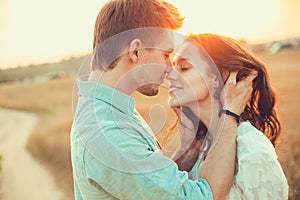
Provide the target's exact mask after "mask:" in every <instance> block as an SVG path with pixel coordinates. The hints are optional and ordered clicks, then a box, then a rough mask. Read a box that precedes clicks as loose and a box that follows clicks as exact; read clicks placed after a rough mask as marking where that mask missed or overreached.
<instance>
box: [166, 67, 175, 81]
mask: <svg viewBox="0 0 300 200" xmlns="http://www.w3.org/2000/svg"><path fill="white" fill-rule="evenodd" d="M166 78H167V79H168V80H169V81H174V80H177V79H178V72H177V71H176V70H175V69H172V70H171V71H170V72H169V73H168V75H167V77H166Z"/></svg>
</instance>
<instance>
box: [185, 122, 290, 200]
mask: <svg viewBox="0 0 300 200" xmlns="http://www.w3.org/2000/svg"><path fill="white" fill-rule="evenodd" d="M237 162H238V172H237V174H236V175H235V177H234V181H233V184H232V187H231V190H230V193H229V195H228V197H227V199H228V200H239V199H243V200H244V199H249V200H250V199H255V200H256V199H263V200H265V199H272V200H276V199H280V200H284V199H288V183H287V180H286V177H285V175H284V173H283V170H282V168H281V166H280V163H279V162H278V160H277V155H276V152H275V149H274V147H273V145H272V143H271V142H270V140H269V139H268V138H267V137H266V136H265V135H264V134H263V133H262V132H260V131H259V130H257V129H256V128H255V127H254V126H252V124H251V123H250V122H243V123H241V124H240V125H239V127H238V132H237ZM201 166H202V163H201V161H200V159H199V160H198V161H197V162H196V164H195V165H194V167H193V169H192V171H191V172H190V173H189V175H190V178H191V179H195V180H196V179H197V178H198V174H199V171H200V168H201Z"/></svg>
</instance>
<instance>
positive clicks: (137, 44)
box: [128, 39, 142, 63]
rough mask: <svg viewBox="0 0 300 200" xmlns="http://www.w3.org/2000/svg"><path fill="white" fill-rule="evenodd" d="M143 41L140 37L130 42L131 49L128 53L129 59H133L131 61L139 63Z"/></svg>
mask: <svg viewBox="0 0 300 200" xmlns="http://www.w3.org/2000/svg"><path fill="white" fill-rule="evenodd" d="M141 45H142V42H141V40H139V39H134V40H132V41H131V42H130V45H129V51H128V55H129V59H130V60H131V62H133V63H137V62H138V59H139V56H140V50H139V49H140V48H141Z"/></svg>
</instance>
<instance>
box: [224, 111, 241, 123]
mask: <svg viewBox="0 0 300 200" xmlns="http://www.w3.org/2000/svg"><path fill="white" fill-rule="evenodd" d="M223 113H224V114H226V115H230V116H232V117H234V118H235V119H236V122H237V123H238V124H239V123H240V122H241V121H242V116H240V115H237V114H235V113H234V112H231V111H230V110H224V109H222V108H221V109H220V111H219V117H221V115H222V114H223Z"/></svg>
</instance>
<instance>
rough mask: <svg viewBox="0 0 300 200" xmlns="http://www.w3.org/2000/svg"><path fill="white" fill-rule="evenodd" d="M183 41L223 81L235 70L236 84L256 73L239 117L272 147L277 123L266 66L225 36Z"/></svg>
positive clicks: (273, 94)
mask: <svg viewBox="0 0 300 200" xmlns="http://www.w3.org/2000/svg"><path fill="white" fill-rule="evenodd" d="M187 40H192V41H195V42H196V43H198V44H199V45H201V46H202V48H203V49H204V50H205V51H206V52H207V53H208V55H209V56H210V57H211V58H212V60H213V61H214V63H215V64H216V66H217V68H218V70H219V72H220V73H221V75H222V77H223V80H224V82H226V79H227V77H228V74H229V73H228V72H233V71H238V74H237V81H240V80H242V79H244V78H245V77H247V75H249V73H251V71H253V70H255V71H257V73H258V75H257V77H256V78H255V79H254V80H253V92H252V96H251V99H250V100H249V102H248V103H247V105H246V107H245V110H244V112H243V113H242V117H243V119H244V120H248V121H250V123H251V124H252V125H253V126H255V127H256V128H257V129H258V130H260V131H261V132H263V133H264V134H265V135H266V136H267V137H268V138H269V140H270V141H271V142H272V144H273V146H275V145H276V144H277V143H278V142H279V136H280V133H281V123H280V120H279V119H278V115H277V113H276V110H275V103H276V94H275V92H274V90H273V89H272V87H271V84H270V78H269V74H268V71H267V68H266V65H265V64H264V63H263V62H262V61H261V60H260V59H258V58H257V57H256V56H254V55H253V54H252V53H251V52H250V51H248V50H247V49H246V48H244V47H242V46H241V45H240V44H239V43H238V42H237V41H235V40H234V39H232V38H229V37H225V36H220V35H215V34H198V35H194V34H190V35H189V36H188V38H187ZM177 124H178V122H177V123H174V124H173V126H171V127H170V128H169V131H168V133H167V135H166V137H165V138H164V140H163V142H162V143H164V144H166V142H167V138H168V136H169V134H170V133H171V132H172V131H173V129H174V128H175V127H176V125H177ZM199 128H200V127H199ZM199 128H198V129H199ZM198 131H199V130H198Z"/></svg>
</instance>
